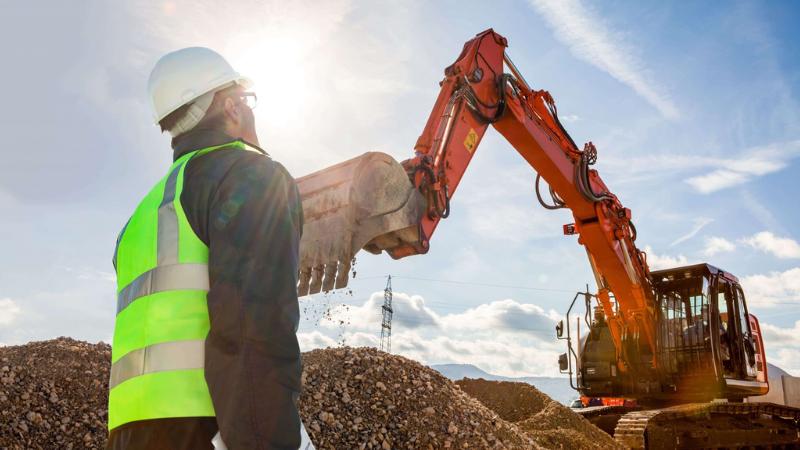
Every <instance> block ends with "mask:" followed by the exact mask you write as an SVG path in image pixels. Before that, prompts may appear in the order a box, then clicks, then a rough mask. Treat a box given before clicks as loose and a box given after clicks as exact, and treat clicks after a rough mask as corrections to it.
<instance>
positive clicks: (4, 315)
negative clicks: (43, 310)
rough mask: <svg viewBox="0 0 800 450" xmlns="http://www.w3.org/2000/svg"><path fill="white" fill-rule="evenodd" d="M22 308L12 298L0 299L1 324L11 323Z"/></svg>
mask: <svg viewBox="0 0 800 450" xmlns="http://www.w3.org/2000/svg"><path fill="white" fill-rule="evenodd" d="M21 311H22V310H21V309H20V307H19V306H17V304H16V303H14V300H11V299H10V298H3V299H0V325H11V323H12V322H14V320H15V319H16V318H17V316H18V315H19V313H20V312H21Z"/></svg>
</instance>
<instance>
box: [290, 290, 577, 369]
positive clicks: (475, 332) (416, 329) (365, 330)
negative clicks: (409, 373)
mask: <svg viewBox="0 0 800 450" xmlns="http://www.w3.org/2000/svg"><path fill="white" fill-rule="evenodd" d="M382 304H383V293H382V292H376V293H374V294H372V295H371V296H370V298H369V299H367V300H366V301H365V302H364V303H363V304H362V305H355V306H353V305H349V306H348V305H341V306H338V307H335V308H334V309H333V310H332V312H331V314H330V316H328V317H327V318H326V319H325V320H323V321H322V322H321V323H320V327H319V328H317V329H315V330H313V331H311V332H303V333H298V339H299V341H300V346H301V348H302V349H303V350H304V351H305V350H309V349H312V348H324V347H329V346H336V345H351V346H378V345H379V336H380V333H379V331H380V324H381V305H382ZM392 306H393V309H394V316H393V319H392V351H393V352H394V353H398V354H401V355H403V356H407V357H409V358H412V359H415V360H417V361H420V362H422V363H425V364H439V363H461V364H475V365H477V366H480V367H482V368H484V369H485V370H488V371H490V372H492V373H496V374H499V375H506V376H523V375H542V374H547V375H555V374H557V367H556V361H557V355H558V354H559V353H560V352H563V349H562V346H561V344H560V343H559V342H557V341H555V339H554V336H555V331H554V330H555V324H556V322H557V321H558V320H560V318H561V316H560V315H559V314H558V313H556V312H555V311H549V312H548V311H545V310H544V309H542V308H541V307H539V306H538V305H535V304H530V303H520V302H517V301H515V300H512V299H505V300H499V301H493V302H490V303H486V304H482V305H479V306H476V307H474V308H470V309H467V310H466V311H462V312H458V313H449V314H440V313H437V312H436V311H434V310H433V309H432V308H431V307H430V306H428V304H427V303H426V302H425V300H424V299H423V298H422V297H420V296H418V295H408V294H405V293H398V292H395V293H394V295H393V299H392ZM448 306H449V305H448ZM334 334H335V336H333V335H334Z"/></svg>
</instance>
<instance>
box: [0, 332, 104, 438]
mask: <svg viewBox="0 0 800 450" xmlns="http://www.w3.org/2000/svg"><path fill="white" fill-rule="evenodd" d="M110 361H111V347H110V346H109V345H108V344H104V343H99V344H89V343H86V342H81V341H76V340H73V339H69V338H58V339H54V340H51V341H43V342H31V343H29V344H26V345H20V346H13V347H0V449H9V450H11V449H47V450H50V449H66V450H70V449H84V448H88V449H93V448H94V449H98V448H103V447H104V446H105V444H106V420H107V417H106V414H107V403H108V370H109V365H110Z"/></svg>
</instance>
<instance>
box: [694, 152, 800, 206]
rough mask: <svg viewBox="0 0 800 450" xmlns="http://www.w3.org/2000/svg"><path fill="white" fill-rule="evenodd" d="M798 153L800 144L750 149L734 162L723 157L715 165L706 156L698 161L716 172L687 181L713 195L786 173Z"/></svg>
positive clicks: (697, 188)
mask: <svg viewBox="0 0 800 450" xmlns="http://www.w3.org/2000/svg"><path fill="white" fill-rule="evenodd" d="M798 154H800V141H790V142H783V143H777V144H772V145H769V146H765V147H757V148H753V149H749V150H747V151H746V152H744V153H743V154H742V155H741V156H739V157H738V158H733V159H730V158H729V159H725V158H721V159H715V160H714V161H713V162H712V161H708V158H706V157H701V158H698V160H697V162H698V163H700V164H701V165H704V166H709V167H712V168H713V170H712V171H711V172H709V173H707V174H703V175H697V176H694V177H691V178H688V179H686V182H687V183H688V184H689V185H691V186H692V187H693V188H695V190H696V191H698V192H700V193H703V194H709V193H711V192H716V191H719V190H722V189H726V188H729V187H733V186H738V185H740V184H744V183H746V182H748V181H750V180H752V179H754V178H756V177H760V176H763V175H768V174H770V173H774V172H777V171H779V170H782V169H784V168H786V167H787V166H788V165H789V161H790V160H791V159H793V158H794V157H796V156H797V155H798Z"/></svg>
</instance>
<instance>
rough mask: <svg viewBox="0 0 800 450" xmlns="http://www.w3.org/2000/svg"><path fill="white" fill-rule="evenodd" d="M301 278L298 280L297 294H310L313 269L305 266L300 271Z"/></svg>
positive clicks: (300, 295)
mask: <svg viewBox="0 0 800 450" xmlns="http://www.w3.org/2000/svg"><path fill="white" fill-rule="evenodd" d="M298 278H299V280H298V282H297V296H298V297H302V296H304V295H308V290H309V284H310V282H311V269H310V268H305V269H303V270H301V271H300V276H299V277H298Z"/></svg>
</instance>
